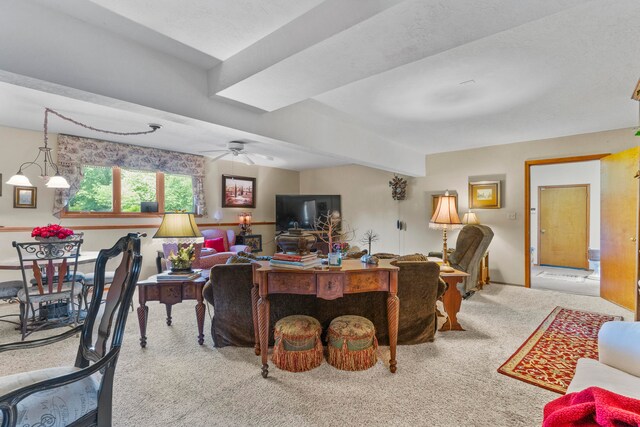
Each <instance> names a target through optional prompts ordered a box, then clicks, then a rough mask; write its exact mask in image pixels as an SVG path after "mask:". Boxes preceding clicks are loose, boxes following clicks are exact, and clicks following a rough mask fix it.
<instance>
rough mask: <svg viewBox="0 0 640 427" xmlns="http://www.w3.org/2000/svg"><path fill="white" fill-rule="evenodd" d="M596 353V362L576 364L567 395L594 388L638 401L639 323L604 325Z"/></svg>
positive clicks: (639, 370) (639, 371) (581, 361)
mask: <svg viewBox="0 0 640 427" xmlns="http://www.w3.org/2000/svg"><path fill="white" fill-rule="evenodd" d="M598 353H599V354H598V360H594V359H586V358H583V359H579V360H578V365H577V366H576V373H575V375H574V377H573V379H572V380H571V383H570V384H569V387H568V388H567V394H568V393H574V392H579V391H582V390H584V389H586V388H589V387H593V386H596V387H600V388H603V389H606V390H609V391H612V392H614V393H617V394H621V395H623V396H628V397H632V398H634V399H640V322H606V323H605V324H604V325H602V328H600V331H599V332H598Z"/></svg>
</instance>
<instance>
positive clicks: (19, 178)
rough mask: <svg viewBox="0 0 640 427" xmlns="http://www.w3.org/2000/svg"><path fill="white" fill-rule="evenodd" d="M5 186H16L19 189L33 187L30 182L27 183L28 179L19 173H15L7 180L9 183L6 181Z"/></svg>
mask: <svg viewBox="0 0 640 427" xmlns="http://www.w3.org/2000/svg"><path fill="white" fill-rule="evenodd" d="M7 184H9V185H16V186H20V187H33V185H31V181H29V178H27V177H26V176H24V175H22V174H21V173H17V174H15V175H13V176H12V177H11V178H9V181H7Z"/></svg>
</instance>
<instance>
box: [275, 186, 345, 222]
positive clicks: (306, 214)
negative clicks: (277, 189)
mask: <svg viewBox="0 0 640 427" xmlns="http://www.w3.org/2000/svg"><path fill="white" fill-rule="evenodd" d="M333 211H340V196H339V195H313V194H309V195H307V194H305V195H295V196H289V195H282V194H276V231H287V230H288V229H289V228H293V227H294V223H296V222H297V223H298V227H300V228H303V229H306V230H312V229H313V228H314V224H315V221H316V219H318V218H320V217H321V216H325V215H327V213H328V212H333Z"/></svg>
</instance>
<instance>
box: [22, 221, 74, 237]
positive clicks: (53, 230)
mask: <svg viewBox="0 0 640 427" xmlns="http://www.w3.org/2000/svg"><path fill="white" fill-rule="evenodd" d="M72 234H73V230H71V229H69V228H63V227H61V226H60V225H58V224H48V225H47V226H46V227H36V228H34V229H33V231H32V232H31V237H42V238H43V239H47V238H49V237H57V238H58V239H66V238H67V237H69V236H71V235H72Z"/></svg>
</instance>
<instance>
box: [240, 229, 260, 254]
mask: <svg viewBox="0 0 640 427" xmlns="http://www.w3.org/2000/svg"><path fill="white" fill-rule="evenodd" d="M242 244H243V245H247V246H249V247H250V248H251V253H255V252H262V234H247V235H244V236H242Z"/></svg>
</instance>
